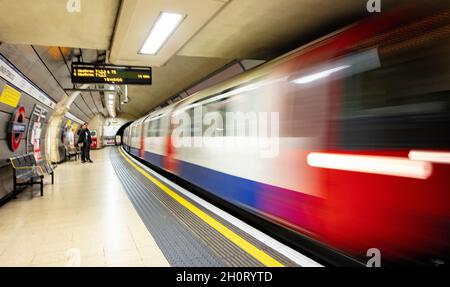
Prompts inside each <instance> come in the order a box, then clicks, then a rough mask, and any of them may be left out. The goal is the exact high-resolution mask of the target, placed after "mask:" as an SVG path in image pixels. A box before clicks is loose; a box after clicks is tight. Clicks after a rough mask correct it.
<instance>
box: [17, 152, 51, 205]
mask: <svg viewBox="0 0 450 287" xmlns="http://www.w3.org/2000/svg"><path fill="white" fill-rule="evenodd" d="M8 161H9V163H10V164H11V166H12V168H13V185H14V190H13V196H14V198H15V197H16V195H17V192H18V187H19V186H27V185H30V186H32V185H35V184H39V185H40V188H41V196H44V175H45V174H49V175H51V176H52V184H53V183H54V167H53V166H51V165H50V164H48V163H46V162H44V163H43V164H38V163H37V162H36V159H35V157H34V155H33V153H29V154H24V155H19V156H15V157H11V158H9V160H8Z"/></svg>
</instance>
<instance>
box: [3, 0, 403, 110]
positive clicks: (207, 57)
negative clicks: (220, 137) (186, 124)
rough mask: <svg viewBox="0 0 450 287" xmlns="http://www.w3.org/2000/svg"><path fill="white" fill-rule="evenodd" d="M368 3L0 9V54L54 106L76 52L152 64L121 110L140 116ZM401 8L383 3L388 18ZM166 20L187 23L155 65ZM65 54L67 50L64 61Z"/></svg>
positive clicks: (104, 1)
mask: <svg viewBox="0 0 450 287" xmlns="http://www.w3.org/2000/svg"><path fill="white" fill-rule="evenodd" d="M366 2H367V1H354V0H340V1H328V0H270V1H261V0H229V1H228V0H196V1H186V0H152V1H148V0H95V1H85V0H80V3H81V9H80V12H74V13H71V12H69V11H68V10H67V7H66V5H67V3H68V1H67V0H46V1H34V0H21V1H17V0H0V8H1V10H2V11H4V13H2V17H0V41H1V42H2V43H3V44H2V46H0V52H2V53H5V54H8V55H9V57H10V60H11V61H12V62H13V63H14V64H16V65H17V66H18V67H19V68H20V69H21V70H22V71H23V72H24V73H25V74H26V75H27V76H29V77H30V78H31V79H33V81H36V83H37V84H38V85H39V86H40V87H41V88H42V89H43V90H45V91H46V92H48V93H49V94H50V95H51V96H52V97H54V98H55V99H58V98H60V97H62V96H63V95H64V94H65V93H66V92H65V91H64V89H67V88H72V84H71V82H70V73H69V71H68V65H70V62H71V61H72V60H76V57H75V56H76V54H77V51H79V49H76V48H83V50H82V51H83V54H84V55H83V56H84V59H83V60H84V61H91V62H95V61H97V60H99V59H100V58H99V55H100V54H103V58H101V59H105V60H106V61H108V62H112V63H115V64H130V65H152V66H153V85H151V86H129V88H128V95H129V97H130V99H131V101H130V102H129V103H128V104H125V105H123V106H122V107H121V112H123V113H127V114H131V115H134V116H136V117H138V116H141V115H143V114H145V113H146V112H148V111H149V110H151V109H152V108H154V107H156V106H158V105H159V104H160V103H161V102H163V101H165V100H167V99H168V98H170V97H171V96H173V95H174V94H176V93H179V92H180V91H182V90H183V89H186V88H188V87H189V86H191V85H192V84H194V83H196V82H197V81H199V80H200V79H202V78H204V77H205V76H207V75H208V74H210V73H212V72H214V71H215V70H217V69H220V68H221V67H223V66H224V65H226V64H227V63H229V62H231V61H233V60H235V59H269V58H271V57H274V56H276V55H279V54H281V53H284V52H287V51H289V50H291V49H293V48H296V47H297V46H300V45H301V44H305V43H307V42H309V41H311V40H313V39H315V38H317V37H319V36H322V35H324V34H327V33H330V32H332V31H334V30H336V29H339V28H341V27H343V26H346V25H348V24H351V23H352V22H354V21H356V20H358V19H361V18H364V17H367V16H369V13H368V12H367V9H366ZM401 2H404V1H401V0H383V1H382V9H388V8H389V7H391V6H393V5H395V4H398V3H401ZM5 11H6V12H5ZM161 11H172V12H179V13H182V14H184V15H185V16H186V17H185V19H184V20H183V22H182V23H181V24H180V26H179V27H178V29H177V30H176V31H175V32H174V33H173V34H172V35H171V37H170V38H169V40H168V41H167V42H166V43H165V44H164V46H163V47H162V49H161V50H160V52H158V54H157V55H156V56H148V55H140V54H138V51H139V49H140V45H141V44H142V43H143V42H144V40H145V37H146V36H147V35H148V33H149V31H150V29H151V27H152V25H153V23H154V22H155V20H156V18H157V17H158V15H159V13H160V12H161ZM5 43H6V44H5ZM59 47H68V49H66V48H61V49H62V50H63V54H64V57H59V56H58V52H61V51H59V49H60V48H59ZM73 48H75V49H73ZM105 53H106V55H105ZM89 55H90V56H89ZM39 58H40V59H39ZM64 60H66V61H64ZM16 62H17V63H16ZM43 62H44V63H45V65H46V66H47V67H45V66H44V63H43ZM66 64H67V65H66ZM99 112H100V113H106V111H105V110H104V107H103V105H102V99H101V97H100V96H99V95H97V94H95V93H82V96H81V97H79V99H77V100H76V101H75V104H74V107H73V113H74V114H76V115H77V116H79V117H80V118H83V119H84V118H90V117H92V115H93V114H96V113H99Z"/></svg>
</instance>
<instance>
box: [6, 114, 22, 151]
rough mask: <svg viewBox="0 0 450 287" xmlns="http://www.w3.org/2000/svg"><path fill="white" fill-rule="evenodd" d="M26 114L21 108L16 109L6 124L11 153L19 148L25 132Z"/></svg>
mask: <svg viewBox="0 0 450 287" xmlns="http://www.w3.org/2000/svg"><path fill="white" fill-rule="evenodd" d="M25 122H26V114H25V108H24V107H23V106H20V107H18V108H17V109H16V110H15V111H14V113H13V115H12V116H11V120H10V121H9V124H8V147H9V149H10V150H11V151H16V150H17V149H18V148H19V147H20V142H21V141H22V137H23V133H24V132H25V130H26V124H25Z"/></svg>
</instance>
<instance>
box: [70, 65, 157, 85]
mask: <svg viewBox="0 0 450 287" xmlns="http://www.w3.org/2000/svg"><path fill="white" fill-rule="evenodd" d="M72 83H73V84H75V83H80V84H89V83H94V84H118V85H120V84H123V85H151V84H152V68H151V67H129V66H115V65H107V64H89V63H72Z"/></svg>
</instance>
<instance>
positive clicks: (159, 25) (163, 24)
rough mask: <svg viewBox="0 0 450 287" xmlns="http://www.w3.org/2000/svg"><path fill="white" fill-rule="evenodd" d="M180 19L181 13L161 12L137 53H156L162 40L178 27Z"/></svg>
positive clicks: (181, 17)
mask: <svg viewBox="0 0 450 287" xmlns="http://www.w3.org/2000/svg"><path fill="white" fill-rule="evenodd" d="M182 19H183V15H182V14H177V13H168V12H162V13H161V14H160V15H159V17H158V19H157V20H156V22H155V24H154V25H153V28H152V30H151V31H150V35H148V37H147V39H146V40H145V42H144V45H143V46H142V48H141V50H140V51H139V53H142V54H150V55H154V54H156V53H157V52H158V51H159V49H160V48H161V46H162V45H163V44H164V42H165V41H166V40H167V39H168V38H169V36H170V35H171V34H172V33H173V31H174V30H175V29H176V28H177V27H178V25H179V24H180V22H181V20H182Z"/></svg>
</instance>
